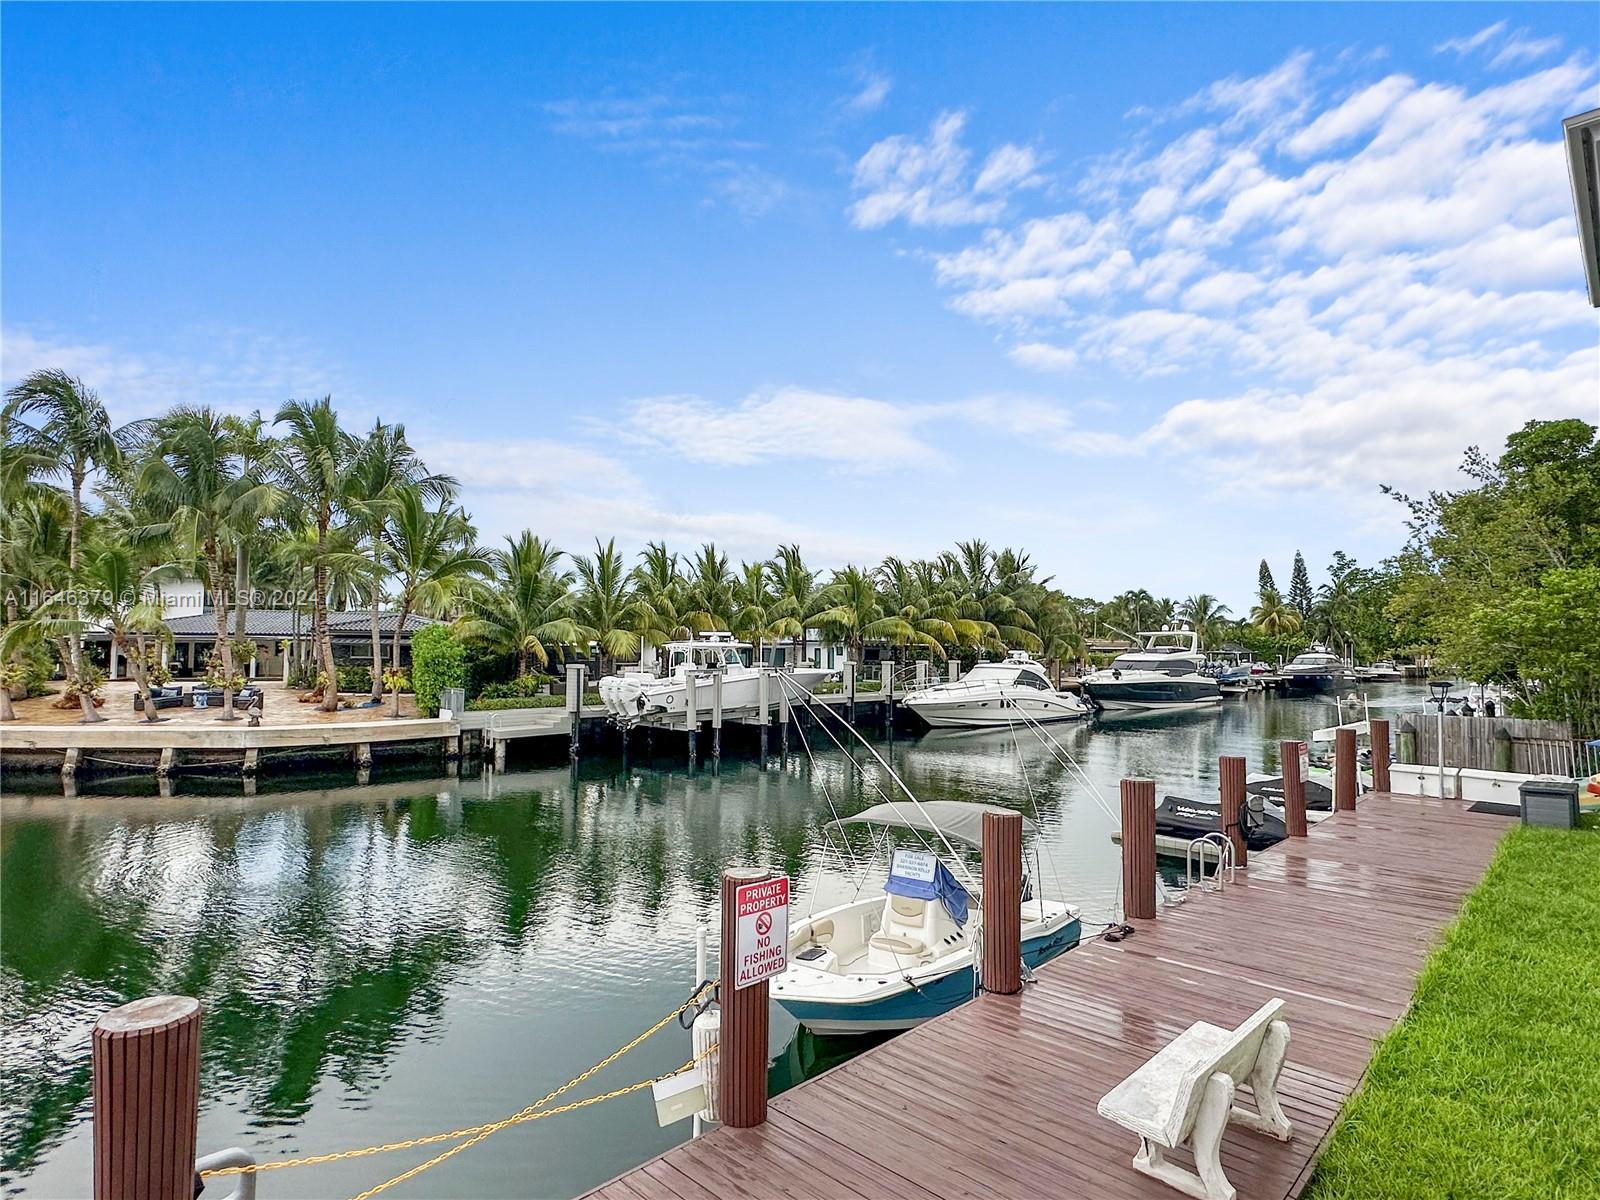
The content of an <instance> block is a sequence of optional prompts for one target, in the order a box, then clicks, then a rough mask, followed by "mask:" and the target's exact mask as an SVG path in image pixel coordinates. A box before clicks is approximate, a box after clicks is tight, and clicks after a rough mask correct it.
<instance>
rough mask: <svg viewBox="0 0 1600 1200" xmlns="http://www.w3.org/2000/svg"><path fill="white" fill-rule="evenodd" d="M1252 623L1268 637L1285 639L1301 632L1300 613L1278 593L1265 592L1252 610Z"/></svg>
mask: <svg viewBox="0 0 1600 1200" xmlns="http://www.w3.org/2000/svg"><path fill="white" fill-rule="evenodd" d="M1250 623H1251V624H1252V625H1254V626H1255V627H1256V628H1257V629H1259V630H1261V632H1262V633H1264V634H1266V635H1267V636H1268V637H1271V638H1284V637H1288V636H1289V635H1290V634H1294V633H1298V632H1299V631H1300V613H1299V611H1298V610H1297V609H1296V608H1295V606H1294V605H1292V604H1290V603H1289V602H1288V601H1287V600H1285V599H1284V598H1283V597H1282V596H1280V595H1279V594H1278V593H1277V592H1263V593H1262V594H1261V602H1260V603H1259V604H1257V605H1256V606H1255V607H1254V608H1252V609H1251V610H1250Z"/></svg>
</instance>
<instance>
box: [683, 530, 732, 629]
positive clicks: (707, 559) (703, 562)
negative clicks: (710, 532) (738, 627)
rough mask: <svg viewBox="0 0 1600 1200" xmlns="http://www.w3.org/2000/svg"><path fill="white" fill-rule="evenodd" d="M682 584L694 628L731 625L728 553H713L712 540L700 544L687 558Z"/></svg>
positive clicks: (715, 548) (686, 605)
mask: <svg viewBox="0 0 1600 1200" xmlns="http://www.w3.org/2000/svg"><path fill="white" fill-rule="evenodd" d="M685 583H686V587H685V591H684V605H685V607H686V608H687V609H688V619H689V621H690V622H691V623H692V624H694V626H695V627H696V628H697V629H701V630H705V629H730V630H731V629H732V628H733V612H734V607H735V602H734V596H733V589H734V580H733V572H732V570H730V569H729V566H728V556H727V555H726V554H719V553H717V547H716V543H714V542H707V543H706V544H705V545H703V546H701V547H700V553H699V554H697V555H696V556H695V557H694V558H693V559H692V560H690V563H689V570H688V571H687V573H686V578H685Z"/></svg>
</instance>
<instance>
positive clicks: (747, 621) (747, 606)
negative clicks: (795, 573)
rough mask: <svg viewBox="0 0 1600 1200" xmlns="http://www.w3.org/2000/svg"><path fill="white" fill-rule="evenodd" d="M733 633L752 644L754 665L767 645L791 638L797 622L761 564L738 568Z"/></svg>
mask: <svg viewBox="0 0 1600 1200" xmlns="http://www.w3.org/2000/svg"><path fill="white" fill-rule="evenodd" d="M733 606H734V607H733V632H734V633H737V634H739V635H740V636H741V637H747V638H749V639H750V640H751V641H752V642H753V643H754V644H755V661H756V662H757V663H759V662H760V661H761V654H762V651H763V650H765V648H766V644H767V643H768V642H775V641H777V640H779V639H780V638H786V637H793V636H794V634H795V632H796V631H797V630H799V629H800V622H799V620H798V619H796V618H795V617H794V616H792V615H790V613H789V609H788V605H787V604H786V603H785V600H784V597H782V596H780V595H779V594H778V591H777V589H776V588H774V587H773V585H772V573H771V572H770V571H769V570H768V569H767V564H766V563H764V562H753V563H752V562H747V563H740V564H739V574H738V577H737V578H736V579H735V581H734V587H733Z"/></svg>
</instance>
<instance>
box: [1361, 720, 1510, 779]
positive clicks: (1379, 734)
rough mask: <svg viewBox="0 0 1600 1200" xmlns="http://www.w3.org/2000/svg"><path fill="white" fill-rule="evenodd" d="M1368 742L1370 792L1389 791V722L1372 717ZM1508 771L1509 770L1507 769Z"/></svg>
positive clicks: (1368, 729)
mask: <svg viewBox="0 0 1600 1200" xmlns="http://www.w3.org/2000/svg"><path fill="white" fill-rule="evenodd" d="M1367 733H1368V741H1370V742H1371V743H1372V790H1373V791H1375V792H1387V791H1388V790H1389V722H1388V720H1387V719H1384V718H1377V717H1374V718H1373V719H1371V720H1369V721H1368V722H1367ZM1508 769H1509V768H1508Z"/></svg>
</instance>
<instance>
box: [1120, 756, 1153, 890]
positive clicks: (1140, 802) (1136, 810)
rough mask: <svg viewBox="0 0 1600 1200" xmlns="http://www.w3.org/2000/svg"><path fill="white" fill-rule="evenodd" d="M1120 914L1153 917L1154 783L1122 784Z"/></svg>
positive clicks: (1134, 780) (1125, 780)
mask: <svg viewBox="0 0 1600 1200" xmlns="http://www.w3.org/2000/svg"><path fill="white" fill-rule="evenodd" d="M1122 912H1123V915H1124V916H1126V917H1134V918H1140V919H1143V920H1149V919H1150V918H1152V917H1154V916H1155V915H1156V781H1155V780H1154V779H1124V780H1123V781H1122Z"/></svg>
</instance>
